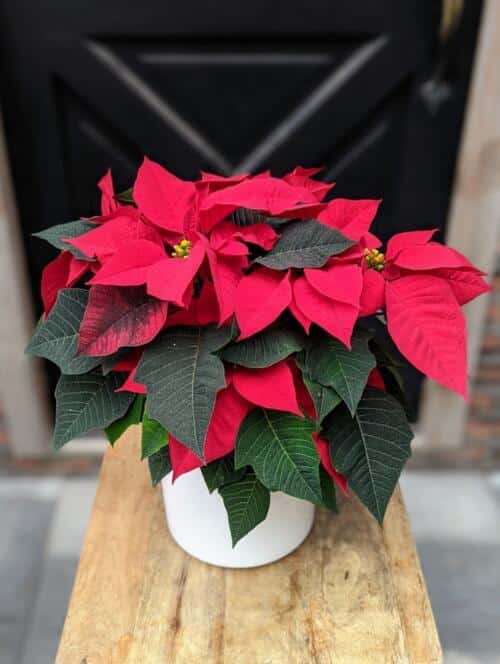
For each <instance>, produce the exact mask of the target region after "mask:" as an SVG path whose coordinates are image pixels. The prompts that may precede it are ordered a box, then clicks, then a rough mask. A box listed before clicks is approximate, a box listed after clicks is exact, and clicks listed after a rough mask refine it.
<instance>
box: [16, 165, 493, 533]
mask: <svg viewBox="0 0 500 664" xmlns="http://www.w3.org/2000/svg"><path fill="white" fill-rule="evenodd" d="M318 171H319V169H305V168H301V167H297V168H295V169H294V170H293V171H292V172H291V173H288V174H287V175H285V176H284V177H282V178H276V177H273V176H272V175H271V174H270V173H269V172H264V173H260V174H258V175H254V176H250V175H238V176H233V177H222V176H218V175H214V174H210V173H202V175H201V178H200V179H199V180H198V181H196V182H188V181H185V180H181V179H179V178H177V177H176V176H175V175H173V174H172V173H170V172H168V171H167V170H165V169H164V168H162V167H161V166H160V165H159V164H156V163H154V162H152V161H150V160H148V159H145V160H144V162H143V164H142V166H141V167H140V168H139V171H138V173H137V178H136V180H135V183H134V186H133V188H132V189H130V190H127V191H125V192H122V193H121V194H118V195H115V192H114V189H113V183H112V179H111V175H110V173H107V174H106V175H105V176H104V177H103V178H102V180H101V181H100V182H99V188H100V190H101V192H102V201H101V214H100V215H99V216H96V217H93V218H91V219H80V220H78V221H73V222H70V223H66V224H60V225H57V226H54V227H52V228H49V229H47V230H45V231H42V232H40V233H37V236H38V237H40V238H42V239H44V240H46V241H48V242H49V243H51V244H52V245H53V246H55V247H56V248H57V249H59V250H60V253H59V255H58V257H57V258H56V259H55V260H53V261H52V262H51V263H49V264H48V265H47V266H46V268H45V269H44V272H43V276H42V299H43V304H44V308H45V311H44V314H43V317H42V318H41V320H40V322H39V324H38V326H37V328H36V331H35V333H34V336H33V339H32V341H31V343H30V344H29V346H28V349H27V350H28V352H29V353H32V354H34V355H38V356H41V357H44V358H47V359H49V360H52V361H53V362H55V363H56V364H57V365H58V366H59V368H60V370H61V372H62V376H61V378H60V380H59V383H58V385H57V389H56V394H55V396H56V424H55V433H54V444H55V447H56V448H60V447H61V446H63V445H65V444H66V443H67V442H68V441H69V440H71V439H72V438H74V437H75V436H78V435H80V434H83V433H84V432H86V431H88V430H90V429H95V428H100V427H102V428H105V430H106V432H107V435H108V437H109V440H110V442H111V444H113V443H114V442H115V441H116V440H117V439H118V438H119V436H120V435H121V433H122V432H123V431H125V429H127V427H129V426H130V425H132V424H136V423H139V422H142V457H143V458H144V459H146V458H147V459H148V462H149V468H150V471H151V476H152V481H153V484H157V483H158V482H159V481H160V480H161V479H162V478H164V477H165V476H166V475H167V474H168V473H170V472H171V471H173V480H174V481H175V479H176V478H178V477H179V476H180V475H182V474H183V473H187V472H190V471H193V470H195V469H198V468H201V469H202V472H203V476H204V478H205V481H206V484H207V487H208V490H209V491H210V492H212V491H214V490H218V491H219V492H220V494H221V496H222V499H223V501H224V504H225V506H226V508H227V512H228V515H229V525H230V529H231V534H232V538H233V542H234V543H236V542H237V541H238V540H239V539H241V538H242V537H243V536H244V535H245V534H246V533H248V532H249V531H250V530H251V529H252V528H253V527H255V526H256V525H257V524H258V523H260V522H261V521H262V520H263V519H264V518H265V517H266V513H267V510H268V507H269V501H270V492H272V491H283V492H285V493H287V494H289V495H291V496H294V497H297V498H301V499H305V500H308V501H311V502H313V503H315V504H318V505H323V506H326V507H327V508H330V509H332V510H335V509H336V500H335V489H336V488H337V489H339V490H340V491H341V492H343V493H345V494H347V493H348V492H349V491H352V492H354V493H356V494H357V495H358V496H359V498H360V499H361V500H362V501H363V503H364V504H365V505H366V507H367V508H368V509H369V510H370V511H371V512H372V514H373V515H374V516H375V517H376V519H378V521H380V522H382V520H383V517H384V513H385V510H386V507H387V504H388V501H389V498H390V497H391V494H392V492H393V490H394V487H395V485H396V483H397V480H398V477H399V475H400V473H401V470H402V468H403V465H404V464H405V462H406V460H407V459H408V457H409V456H410V442H411V439H412V432H411V429H410V427H409V425H408V422H407V418H406V414H405V406H404V397H403V392H402V384H401V380H400V376H399V373H398V364H399V359H397V358H395V356H394V354H393V353H392V352H391V351H390V350H389V351H388V350H387V348H386V345H385V343H384V342H383V341H381V339H382V338H383V336H384V335H383V334H381V331H382V332H383V331H384V330H385V329H386V330H387V331H388V336H389V338H390V339H392V342H393V344H394V345H395V347H396V348H397V349H398V350H399V353H400V354H401V355H402V356H403V357H404V358H406V360H408V361H409V362H410V363H411V364H413V365H414V366H415V367H416V368H417V369H418V370H420V371H421V372H423V373H424V374H426V375H427V376H429V377H430V378H432V379H434V380H436V381H438V382H440V383H441V384H443V385H445V386H447V387H449V388H450V389H452V390H454V391H456V392H458V393H460V394H461V395H463V396H464V397H466V394H467V369H466V368H467V361H466V327H465V320H464V317H463V315H462V312H461V308H460V307H461V305H463V304H465V303H466V302H468V301H469V300H472V299H473V298H474V297H476V296H477V295H479V294H481V293H484V292H486V291H488V290H489V286H488V285H487V284H486V282H485V281H484V279H483V273H482V272H481V271H480V270H478V269H476V268H475V267H474V266H473V265H472V264H471V263H470V262H469V261H468V260H467V259H466V258H465V257H464V256H462V255H461V254H459V253H458V252H457V251H455V250H454V249H451V248H449V247H446V246H444V245H442V244H439V243H437V242H435V241H433V239H432V237H433V234H434V231H433V230H429V231H427V230H426V231H414V232H406V233H400V234H398V235H395V236H394V237H392V238H391V239H390V240H389V242H388V243H387V247H386V248H385V250H384V251H383V250H382V249H381V242H380V241H379V239H378V238H377V237H376V236H375V235H373V234H372V233H371V232H370V226H371V224H372V222H373V220H374V218H375V215H376V213H377V208H378V207H379V203H380V201H378V200H348V199H343V198H331V197H330V196H331V194H330V196H329V198H330V200H328V202H325V197H326V196H327V195H328V194H329V192H330V190H331V189H332V187H333V184H325V183H324V182H321V181H320V180H318V179H315V178H314V177H313V176H314V175H316V174H317V172H318Z"/></svg>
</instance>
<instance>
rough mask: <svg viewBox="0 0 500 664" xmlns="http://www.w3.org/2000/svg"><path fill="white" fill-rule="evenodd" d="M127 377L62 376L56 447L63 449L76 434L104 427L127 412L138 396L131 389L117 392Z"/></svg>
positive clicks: (57, 406) (57, 411) (115, 374)
mask: <svg viewBox="0 0 500 664" xmlns="http://www.w3.org/2000/svg"><path fill="white" fill-rule="evenodd" d="M124 378H125V374H123V373H114V372H113V373H111V374H109V376H100V375H99V374H96V373H95V374H94V373H92V374H86V375H84V376H61V378H60V379H59V382H58V383H57V387H56V394H55V396H56V426H55V431H54V447H55V448H56V449H59V448H61V447H62V446H63V445H65V444H66V443H67V442H68V441H70V440H71V439H72V438H75V436H79V435H80V434H82V433H86V432H87V431H92V430H93V429H104V428H106V427H108V426H109V425H110V424H111V423H112V422H114V421H115V420H118V419H120V418H121V417H123V416H124V415H125V413H126V412H127V410H128V409H129V407H130V404H131V403H132V401H133V400H134V398H135V395H134V394H132V393H131V392H115V390H116V389H117V388H118V387H120V385H121V384H122V383H123V380H124Z"/></svg>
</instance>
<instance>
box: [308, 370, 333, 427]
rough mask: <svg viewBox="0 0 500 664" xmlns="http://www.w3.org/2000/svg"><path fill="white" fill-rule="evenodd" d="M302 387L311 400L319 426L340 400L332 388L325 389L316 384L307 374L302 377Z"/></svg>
mask: <svg viewBox="0 0 500 664" xmlns="http://www.w3.org/2000/svg"><path fill="white" fill-rule="evenodd" d="M302 379H303V381H304V385H305V386H306V387H307V391H308V392H309V394H310V395H311V399H312V400H313V403H314V408H315V409H316V416H317V422H318V424H321V422H323V420H324V419H325V417H326V416H327V415H329V414H330V413H331V412H332V410H333V409H334V408H336V407H337V406H338V405H339V403H340V402H341V401H342V399H341V398H340V397H339V395H338V394H337V392H335V390H334V389H333V388H332V387H327V386H325V385H321V384H320V383H318V382H316V381H315V380H313V379H312V378H310V377H309V376H308V375H307V374H303V375H302Z"/></svg>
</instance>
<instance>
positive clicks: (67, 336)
mask: <svg viewBox="0 0 500 664" xmlns="http://www.w3.org/2000/svg"><path fill="white" fill-rule="evenodd" d="M88 295H89V292H88V291H87V290H85V289H83V288H65V289H63V290H61V291H60V292H59V295H58V296H57V300H56V303H55V305H54V307H53V308H52V311H51V312H50V314H49V315H48V317H47V319H46V320H41V321H40V322H39V324H38V326H37V328H36V330H35V333H34V335H33V338H32V339H31V341H30V343H29V345H28V347H27V348H26V352H27V353H29V354H30V355H37V356H38V357H45V358H47V360H51V361H52V362H54V363H55V364H57V366H58V367H59V369H60V370H61V371H62V373H63V374H73V375H76V374H83V373H87V372H88V371H90V370H91V369H93V368H94V367H96V366H97V365H98V364H100V363H101V362H102V358H100V357H83V356H77V349H78V337H79V334H80V323H81V321H82V318H83V314H84V312H85V307H86V306H87V300H88Z"/></svg>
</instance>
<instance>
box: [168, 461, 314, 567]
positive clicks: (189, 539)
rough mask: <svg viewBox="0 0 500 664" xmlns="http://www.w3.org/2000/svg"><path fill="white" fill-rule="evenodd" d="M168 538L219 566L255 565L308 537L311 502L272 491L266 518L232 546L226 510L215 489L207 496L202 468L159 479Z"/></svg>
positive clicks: (266, 562)
mask: <svg viewBox="0 0 500 664" xmlns="http://www.w3.org/2000/svg"><path fill="white" fill-rule="evenodd" d="M162 484H163V497H164V500H165V510H166V513H167V522H168V526H169V528H170V532H171V534H172V537H173V538H174V540H175V541H176V542H177V544H178V545H179V546H180V547H181V548H183V549H184V550H185V551H187V553H189V554H190V555H192V556H194V558H198V560H202V561H203V562H205V563H210V564H211V565H218V566H219V567H258V566H259V565H267V564H268V563H272V562H273V561H274V560H278V559H279V558H283V556H286V555H287V554H289V553H291V552H292V551H294V550H295V549H296V548H297V547H298V546H300V544H302V542H303V541H304V539H305V538H306V537H307V535H308V534H309V531H310V530H311V528H312V525H313V521H314V506H313V505H311V504H310V503H308V502H306V501H305V500H298V499H297V498H292V497H291V496H287V495H286V494H284V493H279V492H277V493H271V504H270V506H269V512H268V515H267V518H266V519H265V521H263V522H262V523H260V524H259V525H258V526H257V527H256V528H254V529H253V530H252V531H251V532H250V533H249V534H248V535H247V536H246V537H244V538H243V539H241V540H240V541H239V542H238V543H237V544H236V546H235V547H234V549H233V547H232V543H231V535H230V532H229V524H228V520H227V514H226V509H225V507H224V503H223V502H222V498H221V497H220V495H219V493H218V492H217V491H214V493H212V494H209V493H208V489H207V487H206V485H205V481H204V479H203V475H202V474H201V471H200V470H194V471H192V472H190V473H186V474H185V475H182V476H181V477H179V478H178V479H177V480H176V482H175V484H172V476H171V475H169V476H168V477H166V478H165V479H164V480H163V482H162Z"/></svg>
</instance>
